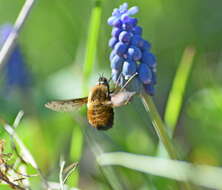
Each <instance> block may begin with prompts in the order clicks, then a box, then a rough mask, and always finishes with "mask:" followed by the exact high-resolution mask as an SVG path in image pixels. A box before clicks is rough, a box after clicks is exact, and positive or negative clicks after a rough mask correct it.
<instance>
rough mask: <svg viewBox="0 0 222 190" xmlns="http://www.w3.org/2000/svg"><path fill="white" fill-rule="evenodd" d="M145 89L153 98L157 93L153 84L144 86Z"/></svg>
mask: <svg viewBox="0 0 222 190" xmlns="http://www.w3.org/2000/svg"><path fill="white" fill-rule="evenodd" d="M144 89H145V91H146V93H147V94H149V95H151V96H153V95H154V93H155V89H154V86H153V85H152V84H146V85H144Z"/></svg>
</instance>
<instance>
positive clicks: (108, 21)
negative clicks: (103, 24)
mask: <svg viewBox="0 0 222 190" xmlns="http://www.w3.org/2000/svg"><path fill="white" fill-rule="evenodd" d="M115 20H116V17H114V16H111V17H109V18H108V20H107V23H108V25H110V26H113V23H114V21H115Z"/></svg>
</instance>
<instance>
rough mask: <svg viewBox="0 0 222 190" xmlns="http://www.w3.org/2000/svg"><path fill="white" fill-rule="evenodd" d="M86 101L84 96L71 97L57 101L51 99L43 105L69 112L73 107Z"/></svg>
mask: <svg viewBox="0 0 222 190" xmlns="http://www.w3.org/2000/svg"><path fill="white" fill-rule="evenodd" d="M87 102H88V97H85V98H78V99H71V100H58V101H51V102H48V103H47V104H45V107H47V108H49V109H51V110H53V111H59V112H71V111H74V110H75V109H77V108H79V107H81V106H82V105H84V104H86V103H87Z"/></svg>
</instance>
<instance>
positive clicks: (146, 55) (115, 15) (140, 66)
mask: <svg viewBox="0 0 222 190" xmlns="http://www.w3.org/2000/svg"><path fill="white" fill-rule="evenodd" d="M137 12H138V7H131V8H129V9H128V4H127V3H123V4H122V5H120V7H119V8H115V9H114V10H113V12H112V16H111V17H109V19H108V24H109V25H110V26H112V27H113V29H112V32H111V35H112V37H111V39H110V40H109V47H111V48H112V52H111V54H110V62H111V69H112V79H113V81H114V82H115V83H117V84H118V85H119V86H123V85H124V84H125V82H126V81H127V80H128V79H130V77H132V76H134V75H135V73H137V76H136V77H134V78H133V80H132V81H131V82H130V84H131V85H130V88H131V90H134V91H136V92H140V90H141V87H142V86H143V87H144V90H145V92H146V93H148V94H149V95H154V85H155V84H156V58H155V56H154V55H153V54H152V53H151V52H150V49H151V45H150V43H149V42H148V41H146V40H144V39H143V38H142V33H143V30H142V28H141V27H140V26H138V25H137V22H138V20H137V19H136V18H134V17H132V15H134V14H136V13H137Z"/></svg>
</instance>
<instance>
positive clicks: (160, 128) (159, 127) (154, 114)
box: [141, 93, 178, 160]
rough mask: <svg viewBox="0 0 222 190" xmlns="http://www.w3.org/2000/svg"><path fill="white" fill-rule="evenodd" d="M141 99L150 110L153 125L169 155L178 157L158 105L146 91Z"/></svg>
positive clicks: (173, 157)
mask: <svg viewBox="0 0 222 190" xmlns="http://www.w3.org/2000/svg"><path fill="white" fill-rule="evenodd" d="M141 99H142V101H143V104H144V107H145V109H146V111H147V112H149V114H150V117H151V120H152V123H153V126H154V128H155V130H156V133H157V135H158V137H159V139H160V140H161V141H162V143H163V145H164V147H165V149H166V150H167V152H168V154H169V156H170V158H171V159H174V160H176V159H178V156H177V153H176V150H175V148H174V146H173V144H172V142H171V140H170V137H169V135H168V132H167V129H166V127H165V126H164V123H163V121H162V120H161V118H160V115H159V113H158V111H157V109H156V106H155V105H154V103H153V100H152V98H151V97H150V96H149V95H147V94H146V93H142V94H141Z"/></svg>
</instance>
